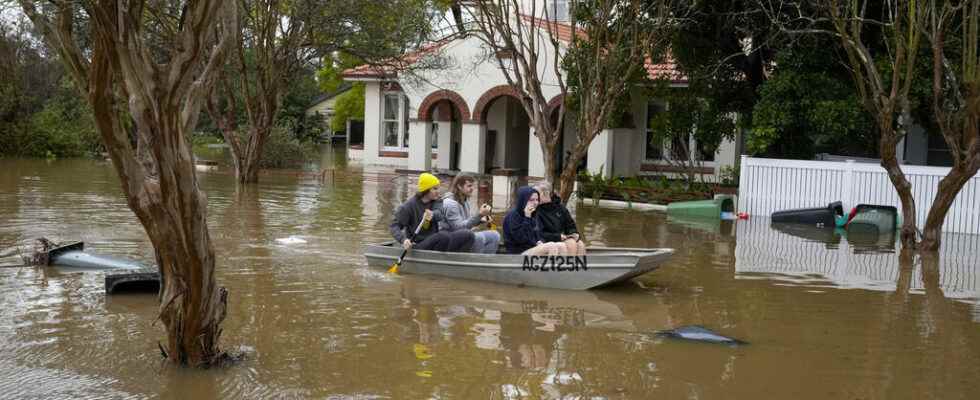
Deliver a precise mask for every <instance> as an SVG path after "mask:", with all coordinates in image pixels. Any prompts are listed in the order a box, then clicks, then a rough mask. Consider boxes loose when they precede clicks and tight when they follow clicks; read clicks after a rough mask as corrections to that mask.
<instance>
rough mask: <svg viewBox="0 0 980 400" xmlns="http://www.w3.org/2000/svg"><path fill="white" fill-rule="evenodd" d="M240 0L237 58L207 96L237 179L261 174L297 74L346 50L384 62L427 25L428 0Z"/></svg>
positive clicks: (416, 38) (414, 39)
mask: <svg viewBox="0 0 980 400" xmlns="http://www.w3.org/2000/svg"><path fill="white" fill-rule="evenodd" d="M242 5H243V7H244V10H245V12H244V13H243V16H242V19H241V29H240V31H239V32H238V33H239V37H238V40H237V46H235V49H236V57H233V58H232V60H231V62H229V65H228V70H227V71H226V73H225V74H223V75H222V78H221V82H220V84H219V85H218V87H216V88H215V90H213V91H212V93H211V94H210V95H209V97H208V102H207V111H208V114H209V115H210V116H211V119H212V120H213V121H215V124H216V125H217V127H218V129H219V130H220V131H221V132H222V135H223V136H224V138H225V142H226V143H228V145H229V146H230V147H231V152H232V155H233V161H234V165H235V175H236V177H237V180H238V182H239V183H240V184H244V183H252V182H257V181H258V173H259V168H260V165H261V162H260V159H261V157H262V148H263V146H264V144H265V142H266V140H267V139H268V137H269V135H270V133H271V130H272V127H273V125H274V123H275V122H276V120H277V117H278V115H279V112H280V111H281V109H282V107H283V101H284V99H283V97H284V95H285V94H286V93H287V91H289V90H290V88H292V87H293V86H295V85H294V83H295V82H296V80H297V79H302V78H307V77H309V76H311V75H312V74H311V73H310V70H311V69H312V65H313V64H314V63H315V62H316V61H317V60H318V59H320V58H327V59H329V58H330V57H331V55H332V54H333V53H334V52H338V51H342V52H343V53H345V54H354V55H357V57H359V58H361V59H363V60H368V61H369V62H381V61H379V60H386V59H391V58H392V56H393V55H395V54H400V53H401V52H402V51H404V50H405V46H406V44H407V43H413V42H418V41H419V38H420V37H427V36H426V35H427V34H428V32H429V31H430V27H429V21H430V15H429V14H428V13H427V7H428V2H427V1H426V0H394V1H391V0H389V1H381V0H370V1H364V0H340V1H336V0H334V1H324V0H243V1H242ZM239 102H240V103H242V106H241V107H240V106H239ZM239 113H243V114H244V117H242V116H240V115H239ZM242 124H244V126H241V125H242Z"/></svg>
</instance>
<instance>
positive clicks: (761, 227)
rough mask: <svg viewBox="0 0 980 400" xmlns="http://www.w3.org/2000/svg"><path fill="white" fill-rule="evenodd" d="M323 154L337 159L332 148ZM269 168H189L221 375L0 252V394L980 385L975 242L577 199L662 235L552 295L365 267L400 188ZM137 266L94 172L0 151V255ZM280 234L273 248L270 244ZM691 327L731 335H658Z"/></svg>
mask: <svg viewBox="0 0 980 400" xmlns="http://www.w3.org/2000/svg"><path fill="white" fill-rule="evenodd" d="M335 160H339V161H335ZM324 164H326V165H330V166H329V168H331V169H334V170H336V172H335V173H328V174H327V175H326V177H323V178H321V176H317V174H295V173H288V172H277V173H270V174H266V175H263V176H262V178H261V180H262V183H261V184H259V185H258V186H256V187H253V188H251V189H249V190H246V191H236V189H235V186H234V182H233V179H232V177H231V176H230V175H229V174H227V173H226V172H223V171H217V172H202V173H200V178H201V186H202V189H203V190H204V191H205V192H206V193H207V195H208V199H209V215H208V223H209V226H210V229H211V235H212V238H213V239H214V243H215V246H216V252H217V260H218V264H217V277H218V279H219V282H220V284H222V285H224V286H225V287H227V288H228V290H229V293H230V294H229V313H228V317H227V319H226V321H225V323H224V332H225V333H224V335H223V337H222V344H223V346H224V347H225V348H226V349H230V350H245V351H246V352H247V353H248V359H247V360H246V361H244V362H243V363H241V364H239V365H236V366H232V367H229V368H223V369H213V370H206V371H200V370H187V369H181V368H174V367H172V366H169V365H167V364H165V363H162V362H161V357H160V352H159V350H158V349H157V342H158V341H161V340H162V339H163V330H162V328H161V326H160V324H159V323H156V324H154V318H155V316H156V312H157V307H156V297H155V296H154V295H147V294H126V295H113V296H106V295H105V294H104V291H103V283H102V278H103V275H102V273H101V272H77V271H64V270H61V271H59V270H55V269H48V268H34V267H15V266H12V265H16V264H19V263H20V259H19V258H18V257H17V256H12V255H7V256H6V257H2V258H0V265H5V266H4V267H0V398H4V399H6V398H18V399H19V398H27V399H32V398H36V399H54V398H173V399H188V398H190V399H207V398H258V399H266V398H332V399H436V398H438V399H515V398H530V399H537V398H544V399H652V398H660V399H720V398H721V399H760V398H773V399H787V398H792V399H829V398H833V399H926V398H937V399H967V398H976V393H978V392H980V380H978V379H977V378H978V377H980V305H978V304H980V301H978V297H980V266H978V265H977V264H978V262H977V261H976V260H977V259H978V257H977V255H978V254H980V239H978V238H976V237H969V236H950V237H949V238H947V242H946V250H945V251H944V252H943V254H942V255H941V257H940V259H939V260H934V259H926V260H923V259H919V258H903V257H901V255H900V254H899V253H898V252H896V251H895V250H894V244H893V243H889V241H888V240H884V241H882V240H871V241H867V240H856V238H850V237H842V236H837V235H829V234H828V235H824V236H822V237H816V238H814V237H810V238H804V237H801V236H804V235H792V234H787V233H784V232H781V231H777V230H773V229H771V228H770V227H769V224H768V221H766V220H764V219H752V220H749V221H740V222H738V223H737V224H732V223H725V224H718V223H714V224H704V223H694V222H688V221H675V220H668V219H667V218H666V217H665V216H664V215H663V214H659V213H643V212H636V211H627V210H602V209H594V208H592V207H589V206H585V205H579V206H578V207H576V208H577V210H576V212H575V213H576V216H577V219H578V221H579V224H580V229H581V230H582V231H583V232H584V235H585V237H586V238H587V240H588V241H589V242H590V243H591V244H594V245H607V246H624V247H673V248H675V249H676V250H677V252H676V254H675V255H674V257H673V258H672V259H671V260H670V261H669V262H667V263H666V264H664V265H663V267H662V268H661V269H660V270H658V271H655V272H653V273H650V274H648V275H646V276H643V277H641V278H639V279H637V280H635V281H634V282H632V283H631V284H628V285H625V286H620V287H615V288H611V289H605V290H598V291H586V292H575V291H556V290H542V289H534V288H517V287H511V286H502V285H495V284H488V283H479V282H470V281H461V280H453V279H447V278H438V277H425V276H408V275H402V276H389V275H386V274H385V273H384V271H381V270H375V269H370V268H367V267H366V263H365V260H364V258H363V256H362V255H361V253H360V249H361V246H362V244H364V243H369V242H372V241H380V240H386V239H387V237H388V235H387V230H386V228H387V223H388V221H389V218H390V215H391V210H392V209H393V208H394V206H395V205H396V204H397V203H398V201H400V200H401V199H403V198H405V197H406V196H408V195H409V194H410V193H411V188H410V185H411V182H410V180H409V179H406V178H404V177H399V176H397V175H394V174H392V173H386V172H381V171H372V170H364V169H362V168H361V167H358V166H347V165H346V163H344V162H343V160H342V156H340V157H338V155H337V154H336V153H331V152H328V154H327V156H326V157H325V161H324ZM41 236H43V237H47V238H49V239H53V240H56V241H68V240H82V241H84V242H85V243H86V246H87V249H88V250H90V251H92V252H96V253H101V254H106V255H112V256H116V257H125V258H130V259H135V260H139V261H143V262H147V263H149V262H150V261H151V260H152V256H151V254H152V250H151V248H150V245H149V243H148V240H147V239H146V237H145V234H144V233H143V230H142V229H141V227H140V226H139V225H138V223H137V222H136V219H135V217H134V216H133V215H132V213H131V212H130V211H129V210H128V209H127V207H126V204H125V202H124V200H123V198H122V195H121V192H120V189H119V186H118V183H117V180H116V177H115V173H114V171H113V169H112V167H111V166H110V165H109V164H107V163H104V162H99V161H91V160H59V161H51V162H48V161H43V160H10V159H6V160H0V254H2V253H4V252H9V249H11V248H12V247H14V246H16V245H21V244H24V243H27V242H28V241H29V239H32V238H35V237H41ZM285 238H291V239H290V240H288V241H285V243H286V244H283V243H281V242H279V241H277V240H276V239H285ZM683 325H702V326H705V327H707V328H710V329H713V330H715V331H716V332H719V333H720V334H724V335H727V336H731V337H735V338H738V339H741V340H744V341H747V342H749V343H750V344H749V345H746V346H740V347H728V346H722V345H713V344H703V343H693V342H683V341H675V340H671V339H664V338H660V337H657V336H655V335H654V334H653V332H654V331H656V330H661V329H669V328H674V327H679V326H683Z"/></svg>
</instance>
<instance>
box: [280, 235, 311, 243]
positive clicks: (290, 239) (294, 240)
mask: <svg viewBox="0 0 980 400" xmlns="http://www.w3.org/2000/svg"><path fill="white" fill-rule="evenodd" d="M276 243H279V244H303V243H306V240H303V239H300V238H298V237H296V236H290V237H286V238H279V239H276Z"/></svg>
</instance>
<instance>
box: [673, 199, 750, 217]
mask: <svg viewBox="0 0 980 400" xmlns="http://www.w3.org/2000/svg"><path fill="white" fill-rule="evenodd" d="M723 212H725V213H734V212H735V199H734V197H732V196H731V195H718V196H715V198H714V199H711V200H695V201H679V202H675V203H670V204H668V205H667V215H669V216H673V217H701V218H713V219H721V213H723Z"/></svg>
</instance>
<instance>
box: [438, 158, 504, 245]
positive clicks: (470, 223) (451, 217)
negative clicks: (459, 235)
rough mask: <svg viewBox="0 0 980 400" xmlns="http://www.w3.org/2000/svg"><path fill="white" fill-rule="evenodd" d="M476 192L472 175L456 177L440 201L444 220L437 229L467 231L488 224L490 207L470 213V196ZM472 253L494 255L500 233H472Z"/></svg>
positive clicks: (482, 207)
mask: <svg viewBox="0 0 980 400" xmlns="http://www.w3.org/2000/svg"><path fill="white" fill-rule="evenodd" d="M475 190H476V178H474V177H473V175H469V174H465V173H461V174H459V175H456V178H455V179H453V183H452V185H450V189H449V193H446V195H445V196H444V197H443V199H442V209H443V212H444V213H445V218H443V219H442V220H441V221H440V222H439V229H440V230H444V231H448V232H454V231H469V230H472V229H474V228H477V227H479V226H480V225H482V224H483V223H488V222H490V213H491V211H492V210H491V208H490V206H488V205H486V204H484V205H483V206H481V207H480V211H479V212H477V213H473V212H472V211H470V203H469V199H470V196H471V195H473V191H475ZM473 239H474V240H473V252H474V253H485V254H495V253H497V248H498V247H499V246H500V233H497V231H495V230H484V231H478V232H474V237H473Z"/></svg>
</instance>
